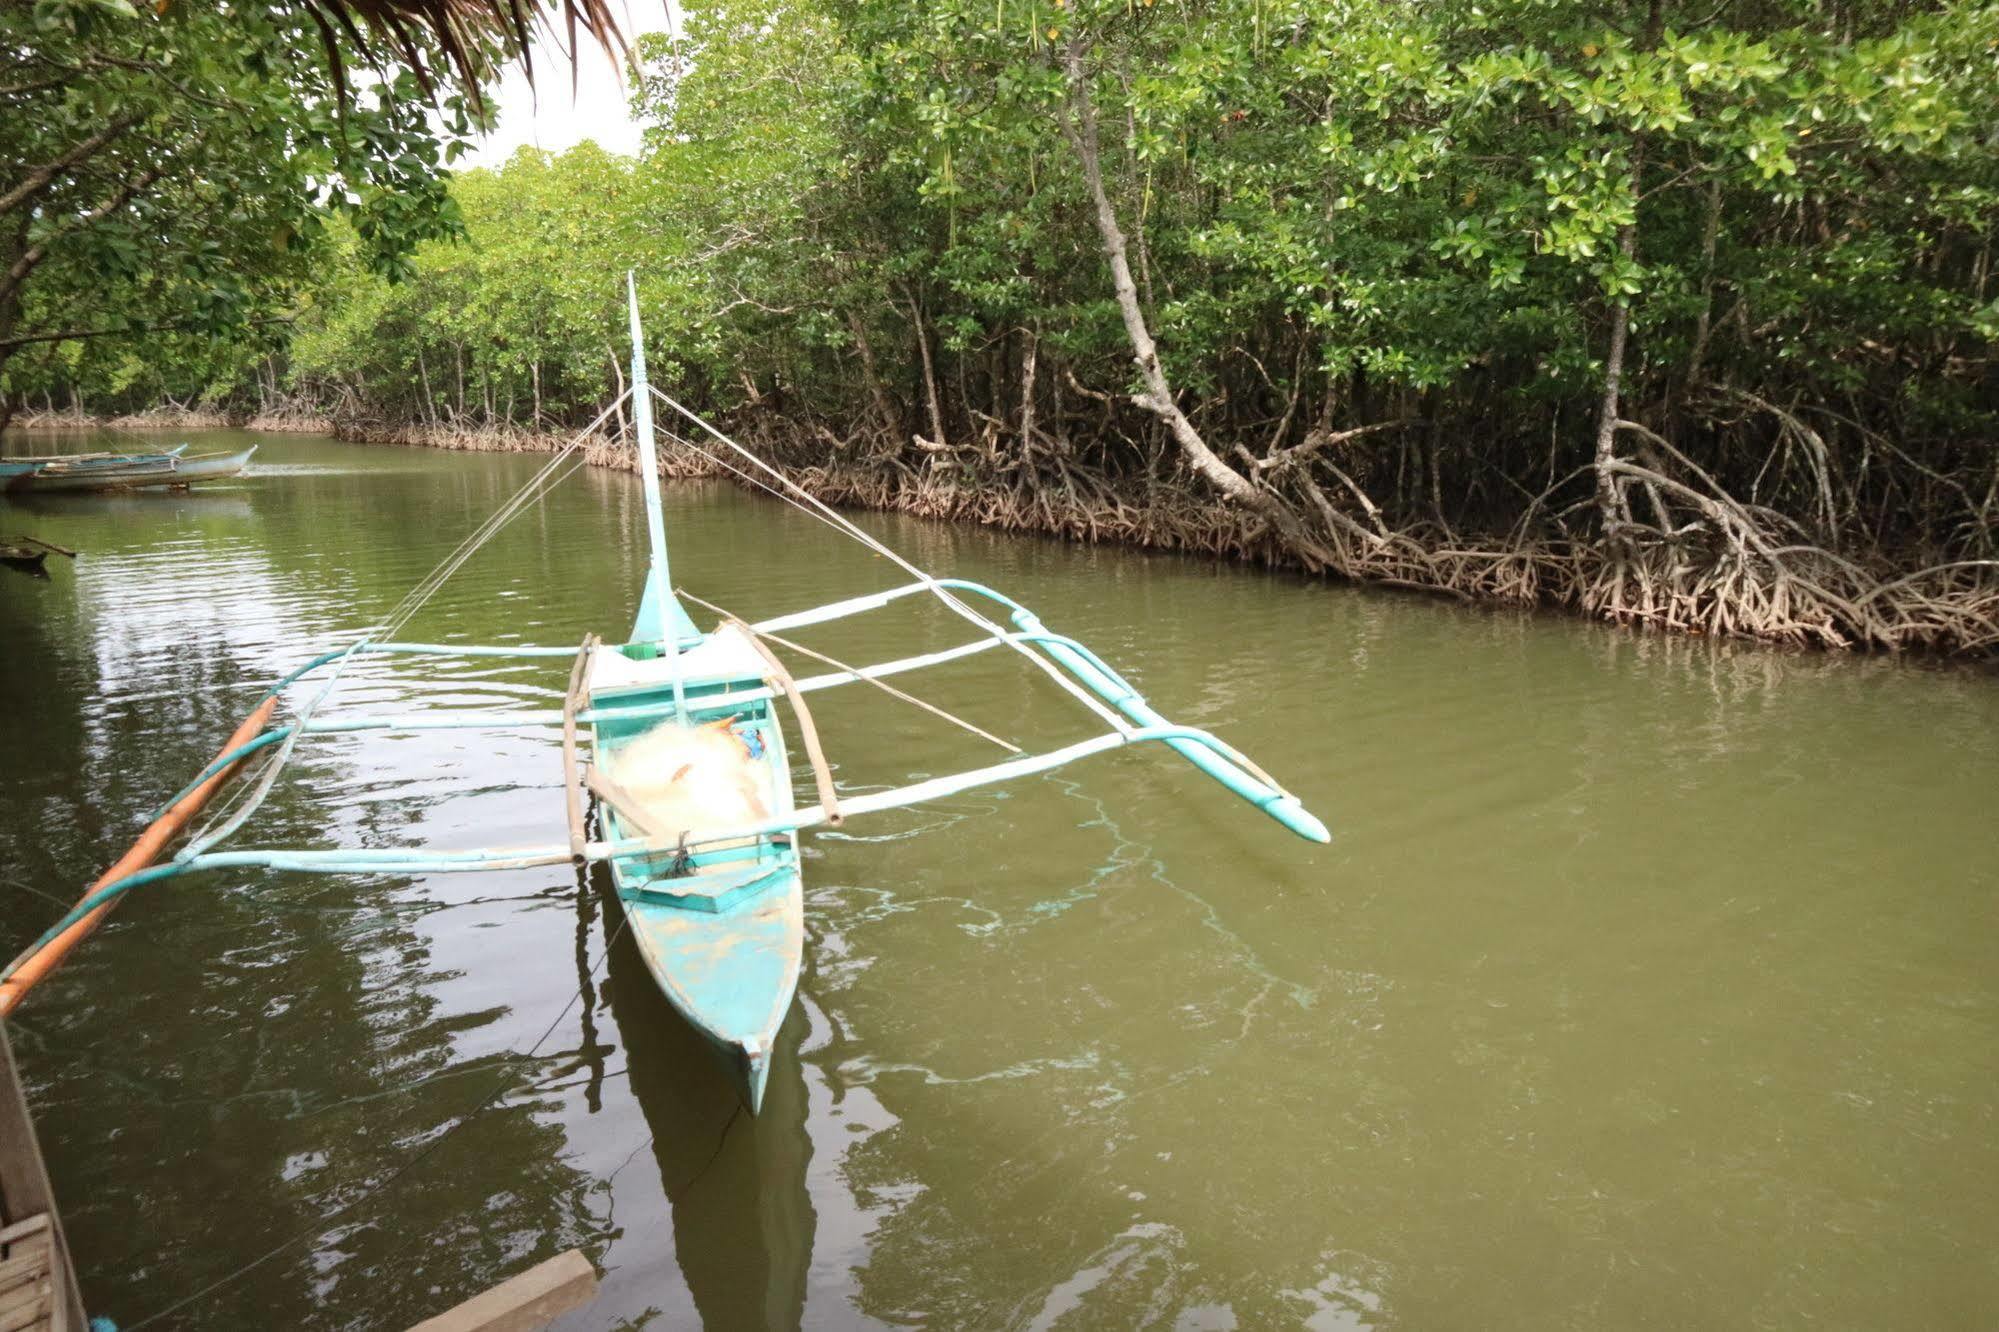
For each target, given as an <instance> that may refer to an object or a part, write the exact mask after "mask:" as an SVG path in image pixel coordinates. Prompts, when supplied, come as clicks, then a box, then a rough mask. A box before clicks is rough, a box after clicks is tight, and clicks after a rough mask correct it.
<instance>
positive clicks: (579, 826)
mask: <svg viewBox="0 0 1999 1332" xmlns="http://www.w3.org/2000/svg"><path fill="white" fill-rule="evenodd" d="M597 643H598V638H597V635H595V634H586V635H584V637H583V646H582V647H581V648H579V649H577V652H576V664H575V665H574V666H572V667H570V668H569V690H568V692H567V693H565V694H564V695H563V696H562V790H563V800H564V802H565V803H566V805H567V807H568V810H569V858H570V859H571V860H573V861H575V862H576V865H577V867H578V868H579V869H580V868H581V867H582V866H583V864H584V861H585V859H586V858H585V856H584V854H583V847H584V845H585V843H587V842H588V841H589V838H588V837H587V836H585V834H584V831H583V785H582V781H581V778H580V775H579V773H578V771H577V754H576V709H577V708H578V707H579V706H580V705H581V703H582V700H583V679H584V676H585V675H586V674H587V673H588V671H589V668H590V654H591V653H592V652H594V651H596V650H597Z"/></svg>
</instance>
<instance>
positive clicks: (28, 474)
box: [0, 444, 187, 490]
mask: <svg viewBox="0 0 1999 1332" xmlns="http://www.w3.org/2000/svg"><path fill="white" fill-rule="evenodd" d="M186 451H187V445H185V444H176V445H175V446H174V447H173V448H170V449H162V450H161V451H159V452H157V453H29V454H15V455H13V456H11V457H0V490H25V489H27V488H28V487H29V486H30V485H31V484H32V483H33V481H34V479H35V478H36V477H37V476H39V475H41V473H42V472H44V471H46V470H47V469H49V468H51V467H54V468H57V469H58V470H60V471H64V472H86V471H98V470H106V471H116V470H122V469H127V468H133V467H152V466H159V465H161V464H165V463H170V462H171V461H172V460H173V459H175V458H178V457H179V456H180V455H181V454H183V453H185V452H186Z"/></svg>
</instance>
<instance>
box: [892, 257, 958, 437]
mask: <svg viewBox="0 0 1999 1332" xmlns="http://www.w3.org/2000/svg"><path fill="white" fill-rule="evenodd" d="M903 295H904V296H905V297H907V298H908V300H909V317H910V319H912V320H913V321H915V326H916V350H917V352H918V353H919V354H920V355H921V357H922V360H923V393H924V397H925V398H926V399H927V400H928V402H929V405H930V435H931V438H930V441H929V442H930V443H932V444H935V445H936V446H937V447H938V448H940V449H942V448H949V447H950V444H951V441H950V440H948V439H946V438H945V437H944V410H943V407H942V405H941V404H940V403H939V401H938V398H937V371H936V369H935V367H934V366H932V364H931V362H930V329H929V327H928V326H927V325H926V324H925V323H924V322H923V307H922V306H920V305H918V304H917V303H916V294H915V293H914V292H912V291H910V290H909V288H907V287H904V288H903Z"/></svg>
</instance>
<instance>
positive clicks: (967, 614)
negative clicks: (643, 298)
mask: <svg viewBox="0 0 1999 1332" xmlns="http://www.w3.org/2000/svg"><path fill="white" fill-rule="evenodd" d="M652 395H653V396H654V397H656V398H658V399H659V400H660V401H661V402H663V403H665V404H666V405H667V406H669V407H671V408H672V409H673V410H674V411H676V412H679V413H680V414H681V415H682V416H684V417H686V418H687V419H688V420H690V421H692V422H693V423H694V424H695V425H698V426H700V427H701V428H702V429H703V430H705V431H707V432H708V433H709V434H711V435H713V436H714V437H715V438H716V439H718V440H720V441H721V442H722V443H724V444H726V445H728V446H729V447H730V448H731V449H733V450H735V451H736V452H737V453H738V454H740V455H741V456H742V457H743V458H744V459H745V460H746V461H748V462H749V463H751V464H752V465H754V466H755V467H757V468H759V469H761V470H762V471H764V472H766V473H768V474H769V475H770V476H771V477H773V478H775V479H776V481H777V482H778V484H780V485H782V486H783V487H784V488H785V489H786V490H787V491H789V492H791V495H794V496H796V497H797V498H791V497H790V496H787V499H788V500H789V502H790V503H792V504H794V505H798V504H800V502H801V501H803V503H804V504H807V505H810V506H811V507H812V509H816V510H818V511H819V512H820V513H823V514H825V515H826V517H827V518H828V519H830V520H831V521H832V522H833V523H835V524H836V525H837V526H838V527H839V528H840V530H841V531H843V532H845V533H846V534H847V535H848V536H850V537H852V538H853V539H854V540H856V541H858V542H860V543H861V544H862V545H864V546H866V547H868V548H869V549H870V550H872V551H874V552H875V553H876V554H878V555H881V556H883V557H885V558H887V559H888V560H890V561H892V562H894V563H895V564H897V565H899V566H900V567H902V568H903V569H905V570H907V571H908V572H909V573H910V574H911V575H913V576H914V577H915V578H916V580H917V581H918V582H920V583H922V584H923V585H924V586H925V587H927V588H929V589H930V592H931V594H932V595H933V596H935V597H936V598H937V599H938V600H939V601H941V602H943V603H944V604H945V605H946V606H948V607H950V608H951V609H952V610H953V611H956V612H957V613H958V614H959V615H960V616H962V617H963V618H964V619H965V620H967V621H969V622H970V623H972V624H974V625H977V626H978V627H979V628H981V629H984V630H985V631H986V632H987V633H988V634H990V635H991V636H992V637H994V638H997V639H999V640H1000V641H1002V642H1004V643H1005V644H1006V645H1007V646H1008V647H1010V648H1012V649H1013V650H1014V651H1015V652H1018V653H1019V654H1020V655H1021V656H1023V657H1025V658H1027V660H1029V661H1031V662H1033V663H1034V665H1035V667H1036V668H1037V669H1039V670H1040V671H1041V672H1042V674H1044V675H1046V676H1047V677H1048V678H1049V679H1051V680H1053V681H1054V682H1055V683H1056V684H1058V685H1060V686H1061V687H1062V689H1063V690H1064V691H1065V692H1066V693H1068V694H1069V696H1070V697H1072V698H1074V699H1075V700H1076V701H1077V702H1079V703H1081V704H1082V705H1083V706H1084V707H1086V708H1088V709H1089V710H1090V711H1091V712H1094V713H1095V714H1096V715H1097V716H1098V717H1099V718H1101V719H1102V720H1103V721H1104V722H1105V724H1107V725H1108V726H1109V727H1110V728H1111V729H1112V730H1113V731H1115V732H1117V733H1118V734H1119V735H1126V734H1129V733H1130V731H1131V722H1130V720H1129V719H1128V718H1126V717H1123V716H1121V715H1120V714H1118V713H1116V712H1113V711H1112V710H1111V709H1110V708H1109V707H1108V706H1106V705H1105V704H1104V703H1103V702H1101V701H1100V700H1099V699H1097V698H1096V697H1095V696H1094V695H1093V694H1091V693H1090V692H1089V691H1088V690H1087V689H1085V688H1084V687H1083V686H1082V684H1080V683H1079V682H1077V681H1076V680H1073V679H1071V678H1070V677H1069V676H1068V674H1066V673H1065V672H1064V671H1063V670H1062V668H1061V667H1059V666H1057V665H1056V664H1055V663H1054V662H1052V661H1050V660H1048V659H1047V658H1046V657H1044V656H1042V655H1041V654H1040V653H1038V652H1036V651H1034V650H1033V649H1032V648H1030V647H1028V646H1027V645H1026V644H1025V643H1023V642H1021V641H1019V640H1018V639H1016V638H1014V637H1012V636H1010V635H1009V634H1008V633H1007V632H1006V631H1005V630H1004V629H1001V628H1000V627H999V626H998V625H997V624H994V623H993V622H992V621H991V620H989V619H987V618H986V617H985V616H984V615H982V614H980V613H979V612H978V611H977V610H976V609H974V608H973V607H971V606H970V605H967V604H966V603H965V602H964V601H963V600H962V599H960V598H959V597H958V596H957V595H956V594H954V593H953V592H951V590H950V589H948V588H945V587H942V586H939V584H938V582H937V580H936V578H934V577H933V576H932V575H931V574H929V573H928V572H926V571H924V570H922V569H919V568H918V567H917V566H916V565H914V564H912V563H910V562H909V561H908V560H907V559H905V558H903V557H902V556H901V555H900V554H898V553H897V552H896V551H894V550H893V549H891V548H890V547H889V546H887V545H885V544H884V543H882V542H881V541H879V540H877V539H875V538H874V537H872V536H869V535H868V534H867V533H866V532H863V531H862V530H861V529H860V528H859V527H856V526H855V525H854V524H853V523H851V522H849V521H848V520H847V519H846V518H845V517H843V516H842V515H840V514H838V513H836V512H834V510H833V509H832V508H831V507H829V506H828V505H827V504H825V503H824V502H823V501H822V500H820V499H819V498H818V497H817V496H816V495H814V494H812V492H810V491H808V490H806V489H805V488H804V487H803V486H801V485H799V484H798V483H797V482H796V481H793V480H792V479H791V478H790V477H787V476H786V475H785V474H784V473H782V472H780V471H778V470H777V469H776V468H775V467H773V466H771V465H770V464H769V463H767V462H765V461H764V460H763V459H761V458H759V457H757V456H756V454H754V453H752V452H750V451H749V450H748V449H746V448H744V447H743V446H742V445H741V444H738V443H737V442H736V441H735V440H733V439H730V438H729V437H728V436H727V435H725V434H723V433H722V432H721V431H719V430H717V429H716V428H715V427H714V426H712V425H710V424H708V422H707V421H706V420H704V419H702V418H701V417H699V416H697V415H695V414H694V412H692V411H691V410H689V409H688V408H686V407H683V406H681V405H680V403H678V402H676V401H675V400H674V399H672V398H671V397H668V396H667V395H666V394H665V393H663V392H661V391H660V390H659V389H658V388H653V389H652Z"/></svg>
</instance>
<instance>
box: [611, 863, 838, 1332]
mask: <svg viewBox="0 0 1999 1332" xmlns="http://www.w3.org/2000/svg"><path fill="white" fill-rule="evenodd" d="M599 887H600V891H601V893H602V896H603V900H604V902H605V910H606V911H607V912H610V913H619V912H620V911H621V908H620V907H619V906H618V904H617V900H616V897H615V895H614V894H613V893H612V891H611V888H610V882H609V876H608V875H604V876H602V882H601V883H600V885H599ZM608 989H609V997H610V1006H611V1012H612V1014H613V1015H614V1016H615V1017H616V1019H617V1022H618V1030H619V1032H620V1035H621V1038H622V1040H623V1042H624V1047H625V1057H626V1072H627V1075H628V1076H629V1079H630V1082H631V1088H632V1094H633V1095H634V1096H635V1097H637V1098H638V1103H639V1107H640V1109H641V1110H642V1111H643V1112H644V1115H645V1122H646V1126H647V1128H648V1130H649V1131H650V1133H651V1139H652V1142H651V1151H652V1153H653V1155H654V1157H655V1159H656V1160H657V1162H658V1166H659V1172H660V1184H661V1188H662V1189H663V1191H664V1193H665V1196H666V1199H667V1202H668V1204H669V1205H670V1207H671V1209H672V1217H673V1229H672V1233H671V1236H670V1240H669V1237H667V1236H664V1235H662V1236H659V1237H658V1238H659V1239H661V1240H668V1242H669V1243H670V1245H671V1248H672V1252H673V1257H674V1260H675V1262H676V1263H677V1264H678V1266H679V1269H680V1273H681V1277H682V1279H683V1280H684V1281H685V1282H686V1285H687V1289H688V1291H689V1292H690V1293H691V1295H692V1297H693V1302H694V1307H695V1310H696V1311H697V1312H698V1314H699V1315H700V1318H701V1322H702V1324H703V1325H704V1326H707V1327H713V1328H790V1327H796V1326H798V1325H799V1322H800V1319H801V1318H802V1316H803V1313H804V1309H805V1292H806V1279H807V1274H808V1272H809V1270H810V1267H811V1262H812V1237H813V1223H814V1211H813V1206H812V1200H811V1198H810V1196H809V1195H808V1194H807V1192H806V1172H807V1168H808V1166H809V1165H810V1163H811V1160H812V1141H811V1139H810V1138H809V1137H808V1136H807V1134H806V1131H805V1118H806V1094H805V1078H804V1073H803V1071H802V1069H801V1066H800V1063H799V1059H798V1047H799V1044H800V1038H801V1036H802V1034H803V1027H804V1025H805V1024H804V1018H803V1013H802V1010H796V1009H795V1010H794V1011H793V1014H792V1019H791V1021H790V1022H788V1023H787V1024H786V1025H785V1028H784V1030H783V1031H782V1032H781V1033H780V1039H779V1047H778V1048H779V1053H780V1056H781V1057H780V1058H779V1060H778V1061H777V1063H776V1064H775V1066H774V1067H773V1069H772V1071H771V1080H770V1086H769V1088H768V1090H767V1091H766V1093H765V1100H764V1107H763V1112H762V1113H761V1114H759V1115H757V1116H755V1117H752V1116H750V1114H749V1113H748V1112H747V1111H745V1110H744V1108H743V1104H742V1101H741V1099H740V1098H739V1097H738V1095H737V1093H736V1090H735V1088H734V1087H733V1086H732V1085H731V1084H730V1082H729V1081H728V1079H727V1077H726V1076H725V1075H724V1073H723V1072H722V1070H721V1069H720V1068H719V1067H718V1066H717V1065H716V1063H715V1059H714V1056H713V1054H712V1053H711V1052H710V1051H709V1050H708V1049H707V1047H706V1046H705V1045H704V1044H703V1043H702V1041H701V1038H700V1037H699V1036H698V1035H696V1034H695V1032H694V1030H693V1029H692V1028H691V1027H689V1026H688V1025H687V1024H686V1023H685V1022H684V1021H682V1020H681V1019H680V1018H679V1016H678V1015H677V1014H675V1013H674V1012H673V1010H672V1009H671V1008H670V1007H669V1006H668V1005H667V1003H666V1000H665V998H664V996H662V995H661V994H660V992H659V989H658V987H657V986H655V985H654V984H653V982H652V977H651V976H650V975H649V974H648V972H647V971H646V966H645V961H644V959H643V958H641V957H640V956H639V951H638V945H637V944H636V943H634V942H633V941H632V939H631V938H630V936H629V934H626V933H624V932H622V931H621V932H620V933H619V935H618V937H617V940H616V942H615V943H613V945H612V947H611V967H610V984H609V987H608ZM626 1260H627V1261H629V1258H626Z"/></svg>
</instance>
